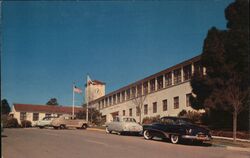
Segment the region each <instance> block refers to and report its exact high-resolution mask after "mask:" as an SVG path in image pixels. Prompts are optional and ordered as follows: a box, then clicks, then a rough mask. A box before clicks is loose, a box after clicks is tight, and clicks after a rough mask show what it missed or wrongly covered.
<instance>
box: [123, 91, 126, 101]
mask: <svg viewBox="0 0 250 158" xmlns="http://www.w3.org/2000/svg"><path fill="white" fill-rule="evenodd" d="M122 101H125V91H122Z"/></svg>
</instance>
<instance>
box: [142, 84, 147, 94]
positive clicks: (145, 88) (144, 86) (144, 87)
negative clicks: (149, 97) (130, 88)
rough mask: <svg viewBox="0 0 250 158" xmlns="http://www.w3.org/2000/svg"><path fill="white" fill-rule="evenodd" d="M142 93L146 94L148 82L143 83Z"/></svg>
mask: <svg viewBox="0 0 250 158" xmlns="http://www.w3.org/2000/svg"><path fill="white" fill-rule="evenodd" d="M143 93H144V94H148V82H144V83H143Z"/></svg>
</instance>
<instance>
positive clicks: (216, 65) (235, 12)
mask: <svg viewBox="0 0 250 158" xmlns="http://www.w3.org/2000/svg"><path fill="white" fill-rule="evenodd" d="M248 13H249V0H236V1H235V2H233V3H231V4H230V5H229V6H228V7H227V8H226V9H225V17H226V19H227V21H228V23H227V30H218V29H217V28H215V27H213V28H211V29H210V30H209V31H208V34H207V37H206V39H205V41H204V45H203V52H202V55H201V63H202V66H204V67H205V68H206V75H205V76H204V75H202V74H199V73H195V74H194V76H193V77H192V80H191V86H192V89H193V93H194V94H195V96H193V97H192V98H191V103H192V107H193V108H194V109H205V110H206V111H210V110H213V109H217V110H218V109H220V110H221V109H222V110H226V111H229V112H231V113H232V115H233V138H234V141H235V140H236V131H237V116H238V115H239V114H240V112H241V111H242V110H244V109H246V107H247V105H248V106H249V104H248V98H249V91H250V90H249V61H250V59H249V54H248V53H249V30H248V27H249V14H248Z"/></svg>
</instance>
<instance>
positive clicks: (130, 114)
mask: <svg viewBox="0 0 250 158" xmlns="http://www.w3.org/2000/svg"><path fill="white" fill-rule="evenodd" d="M129 116H132V108H131V109H129Z"/></svg>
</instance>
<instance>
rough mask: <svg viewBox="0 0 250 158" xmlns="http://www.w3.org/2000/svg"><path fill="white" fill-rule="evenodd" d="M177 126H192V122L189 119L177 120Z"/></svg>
mask: <svg viewBox="0 0 250 158" xmlns="http://www.w3.org/2000/svg"><path fill="white" fill-rule="evenodd" d="M176 124H179V125H185V124H192V122H191V121H190V120H188V119H177V120H176Z"/></svg>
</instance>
